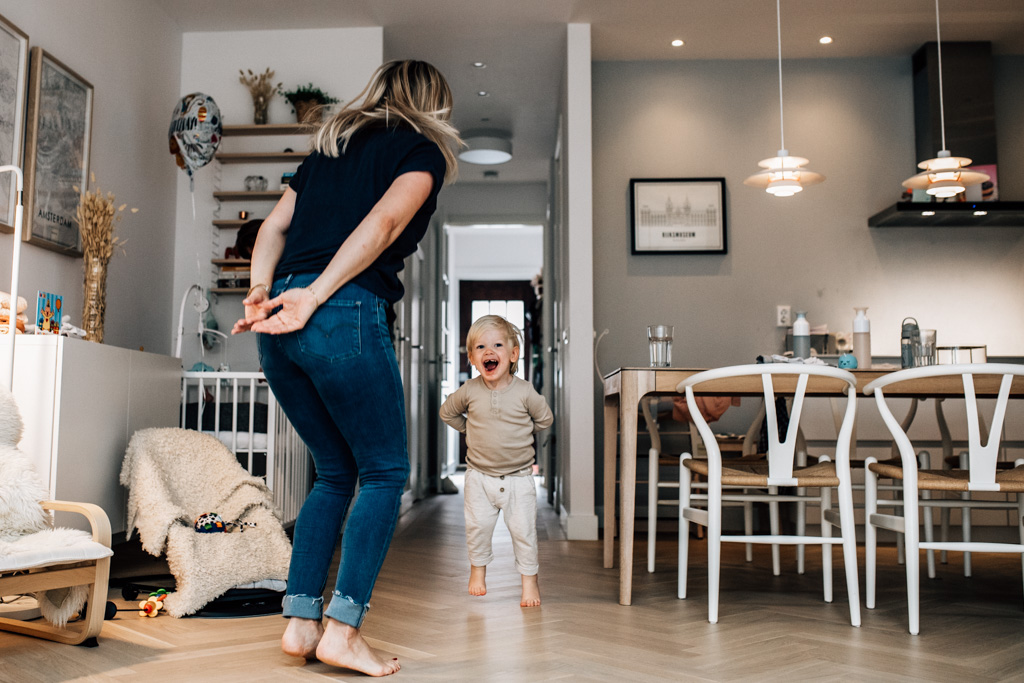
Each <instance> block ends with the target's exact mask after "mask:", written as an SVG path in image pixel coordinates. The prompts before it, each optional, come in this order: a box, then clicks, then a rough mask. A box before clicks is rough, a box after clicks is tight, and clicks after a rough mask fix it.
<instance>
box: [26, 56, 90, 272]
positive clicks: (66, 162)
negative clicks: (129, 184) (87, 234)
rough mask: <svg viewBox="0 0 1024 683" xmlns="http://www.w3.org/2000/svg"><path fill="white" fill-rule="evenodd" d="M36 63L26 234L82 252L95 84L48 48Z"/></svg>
mask: <svg viewBox="0 0 1024 683" xmlns="http://www.w3.org/2000/svg"><path fill="white" fill-rule="evenodd" d="M30 62H31V68H30V69H29V74H30V75H29V87H28V91H29V92H28V126H27V133H28V134H27V136H26V138H25V229H24V233H23V235H22V237H23V239H25V240H26V241H28V242H30V243H32V244H37V245H39V246H41V247H43V248H45V249H51V250H53V251H57V252H60V253H62V254H67V255H69V256H81V254H82V243H81V242H82V241H81V237H80V235H79V230H78V219H77V217H76V212H77V209H78V199H79V194H80V191H85V190H86V189H87V187H88V180H89V147H90V144H91V142H92V99H93V88H92V85H90V84H89V82H88V81H86V80H85V79H84V78H82V77H81V76H79V75H78V74H76V73H75V72H74V71H72V70H71V69H69V68H68V67H66V66H65V65H63V64H61V63H60V62H59V61H57V60H56V59H55V58H54V57H53V56H52V55H50V54H49V53H48V52H46V51H45V50H43V49H42V48H39V47H34V48H32V50H31V60H30ZM76 187H77V188H79V189H77V190H76V189H75V188H76Z"/></svg>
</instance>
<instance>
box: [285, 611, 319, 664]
mask: <svg viewBox="0 0 1024 683" xmlns="http://www.w3.org/2000/svg"><path fill="white" fill-rule="evenodd" d="M323 635H324V626H323V624H321V623H320V622H319V621H318V620H316V619H302V618H300V617H291V618H290V619H288V627H287V628H285V630H284V635H283V636H281V650H283V651H284V653H285V654H286V655H291V656H292V657H305V658H306V659H314V658H315V657H316V646H317V645H319V644H320V638H321V637H323Z"/></svg>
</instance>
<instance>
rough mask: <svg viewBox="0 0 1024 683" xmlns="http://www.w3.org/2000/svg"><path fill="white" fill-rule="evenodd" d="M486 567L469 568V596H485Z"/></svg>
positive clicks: (471, 566)
mask: <svg viewBox="0 0 1024 683" xmlns="http://www.w3.org/2000/svg"><path fill="white" fill-rule="evenodd" d="M486 579H487V567H474V566H473V565H470V566H469V594H470V595H487V581H486Z"/></svg>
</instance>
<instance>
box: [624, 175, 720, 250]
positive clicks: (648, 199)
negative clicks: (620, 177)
mask: <svg viewBox="0 0 1024 683" xmlns="http://www.w3.org/2000/svg"><path fill="white" fill-rule="evenodd" d="M629 197H630V228H631V240H630V247H631V253H633V254H725V253H727V251H728V249H727V242H726V221H725V178H632V179H630V181H629Z"/></svg>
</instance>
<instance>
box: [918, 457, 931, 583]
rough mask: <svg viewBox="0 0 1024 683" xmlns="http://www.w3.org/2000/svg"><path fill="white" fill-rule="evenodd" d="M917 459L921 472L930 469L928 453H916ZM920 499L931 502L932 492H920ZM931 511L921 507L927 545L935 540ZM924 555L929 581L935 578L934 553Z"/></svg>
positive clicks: (928, 506)
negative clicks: (926, 561) (926, 560)
mask: <svg viewBox="0 0 1024 683" xmlns="http://www.w3.org/2000/svg"><path fill="white" fill-rule="evenodd" d="M917 459H918V467H919V468H920V469H922V470H927V469H931V455H930V454H929V453H928V451H921V452H920V453H918V454H917ZM921 499H922V500H931V499H932V492H931V491H921ZM933 510H934V508H932V507H931V506H930V505H925V506H923V509H922V513H923V521H924V540H926V541H928V542H929V543H931V542H932V541H934V540H935V530H934V528H933V526H934V525H933V519H932V515H933V512H932V511H933ZM925 555H926V557H927V558H928V578H929V579H934V578H935V551H934V550H926V551H925Z"/></svg>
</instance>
